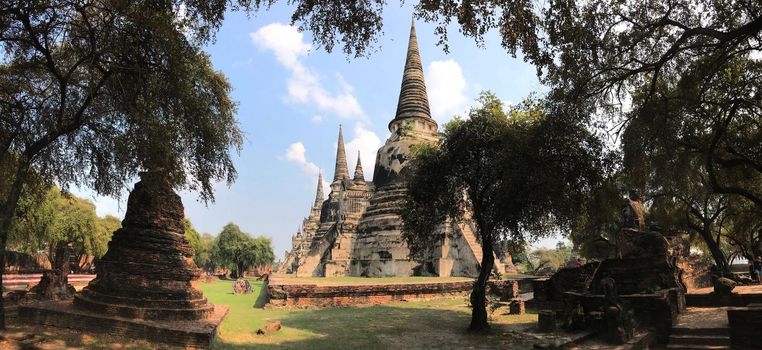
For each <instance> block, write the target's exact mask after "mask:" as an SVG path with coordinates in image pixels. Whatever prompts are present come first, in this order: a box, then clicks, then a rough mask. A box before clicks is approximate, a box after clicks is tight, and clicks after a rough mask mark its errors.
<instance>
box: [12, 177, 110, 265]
mask: <svg viewBox="0 0 762 350" xmlns="http://www.w3.org/2000/svg"><path fill="white" fill-rule="evenodd" d="M23 206H24V207H25V209H24V210H25V215H23V216H22V217H20V218H19V220H16V221H15V222H14V224H13V226H12V227H11V232H10V235H9V239H8V247H10V248H11V249H13V250H17V251H23V252H27V253H36V252H38V251H40V250H43V249H47V250H48V258H49V259H50V261H51V263H52V262H53V261H54V260H55V259H56V257H55V251H56V249H57V248H58V247H59V246H60V245H68V244H70V245H71V246H72V248H73V254H74V256H75V257H76V258H77V259H78V260H79V259H80V258H81V257H82V256H85V255H91V256H94V257H100V256H101V255H103V254H104V253H106V249H107V248H108V242H109V240H110V239H111V234H112V232H113V231H114V230H115V229H117V228H118V227H119V225H120V222H119V220H118V219H116V218H114V217H113V216H107V217H105V218H99V217H98V216H97V215H96V213H95V205H93V204H92V203H91V202H90V201H87V200H85V199H82V198H79V197H76V196H74V195H72V194H69V193H62V192H61V191H60V190H59V189H58V188H55V187H53V188H50V189H49V190H48V192H47V193H46V194H45V196H44V197H42V198H39V199H38V200H35V201H34V206H28V204H26V203H24V205H23Z"/></svg>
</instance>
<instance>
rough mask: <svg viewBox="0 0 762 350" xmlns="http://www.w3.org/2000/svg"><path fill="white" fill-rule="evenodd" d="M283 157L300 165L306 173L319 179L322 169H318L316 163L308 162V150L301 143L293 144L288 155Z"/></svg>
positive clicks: (289, 147)
mask: <svg viewBox="0 0 762 350" xmlns="http://www.w3.org/2000/svg"><path fill="white" fill-rule="evenodd" d="M283 157H284V158H286V160H288V161H290V162H293V163H295V164H296V165H298V166H299V167H300V168H302V170H303V171H304V172H305V173H307V174H309V175H314V176H315V177H317V175H318V173H319V172H320V168H318V166H317V165H315V163H313V162H310V161H308V160H307V149H305V148H304V144H303V143H301V142H297V143H292V144H291V145H290V146H288V149H287V150H286V154H285V155H283Z"/></svg>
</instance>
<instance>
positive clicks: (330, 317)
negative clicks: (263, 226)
mask: <svg viewBox="0 0 762 350" xmlns="http://www.w3.org/2000/svg"><path fill="white" fill-rule="evenodd" d="M347 281H348V280H347ZM231 284H232V281H215V282H212V283H208V284H201V289H202V290H203V291H204V294H205V295H206V297H207V298H208V299H209V300H210V301H211V302H213V303H218V304H226V305H229V306H230V312H229V313H228V315H227V317H226V318H225V320H224V321H223V323H222V326H221V327H220V330H219V334H218V337H217V341H216V344H215V346H214V347H213V348H214V349H427V348H430V349H441V348H447V349H463V348H474V349H480V348H488V349H494V348H506V349H524V348H527V349H529V348H531V344H528V343H527V342H528V341H529V339H527V337H525V336H524V335H523V334H522V333H521V331H523V330H524V329H527V328H528V327H531V326H533V325H534V324H535V323H536V321H537V315H536V314H526V315H520V316H514V315H503V314H502V313H503V312H504V310H502V309H501V310H498V311H497V312H496V313H495V314H494V320H493V322H492V324H493V332H492V334H489V335H471V334H468V333H466V332H465V328H466V327H467V326H468V322H469V319H470V309H469V308H468V307H467V306H466V300H465V298H460V299H440V300H432V301H420V302H398V303H389V304H383V305H375V306H360V307H347V308H327V309H317V310H296V309H291V310H282V309H269V310H265V309H263V308H261V306H262V305H263V304H264V293H263V292H262V283H261V282H255V281H252V284H253V286H254V288H255V291H254V293H252V294H248V295H241V296H236V295H233V294H232V293H231ZM276 320H280V321H281V323H282V325H283V328H282V329H281V330H280V331H277V332H271V333H268V334H265V335H257V334H256V330H257V329H258V328H261V327H264V326H265V325H266V324H267V323H269V322H273V321H276Z"/></svg>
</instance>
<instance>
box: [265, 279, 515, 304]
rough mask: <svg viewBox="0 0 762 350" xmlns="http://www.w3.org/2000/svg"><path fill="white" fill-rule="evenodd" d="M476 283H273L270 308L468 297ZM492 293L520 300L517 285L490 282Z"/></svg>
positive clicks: (509, 282) (271, 285)
mask: <svg viewBox="0 0 762 350" xmlns="http://www.w3.org/2000/svg"><path fill="white" fill-rule="evenodd" d="M472 288H473V282H471V281H463V282H435V283H409V284H372V285H342V286H320V285H315V284H287V283H283V282H273V283H271V284H269V285H268V286H267V295H268V297H269V304H268V305H269V306H272V307H278V306H300V307H313V306H318V307H328V306H348V305H359V304H381V303H388V302H392V301H402V300H416V299H419V300H420V299H433V298H445V297H465V296H467V295H468V294H469V293H470V292H471V289H472ZM488 291H489V293H492V294H495V295H497V296H499V297H500V299H501V300H510V299H514V298H518V296H519V295H518V294H519V287H518V282H516V281H490V282H489V285H488Z"/></svg>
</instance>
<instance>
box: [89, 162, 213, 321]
mask: <svg viewBox="0 0 762 350" xmlns="http://www.w3.org/2000/svg"><path fill="white" fill-rule="evenodd" d="M140 178H141V181H140V182H138V183H137V184H135V189H133V190H132V192H131V193H130V197H129V199H128V201H127V214H126V215H125V218H124V220H123V221H122V228H120V229H118V230H116V232H114V236H113V237H112V238H111V242H109V248H108V252H106V254H105V255H104V256H103V258H101V259H100V260H99V261H98V262H97V264H96V270H97V277H96V278H95V279H94V280H92V281H91V282H90V284H89V285H88V286H87V287H86V288H84V289H83V290H82V291H81V292H80V293H78V294H77V295H76V296H75V297H74V305H75V306H77V307H79V308H82V309H85V310H88V311H94V312H98V313H102V314H107V315H113V316H120V317H127V318H137V319H144V320H167V321H181V320H188V321H191V320H202V319H205V318H207V317H208V316H210V315H211V313H212V312H213V311H214V305H212V304H211V303H209V302H208V301H207V300H206V298H204V295H203V294H202V293H201V291H200V290H198V289H197V288H195V287H194V284H195V283H194V282H195V281H196V280H197V279H198V278H199V277H200V275H201V270H200V269H199V268H198V267H196V264H195V263H194V262H193V260H192V257H193V250H192V248H191V246H190V244H189V243H188V240H186V239H185V235H184V233H185V228H184V225H183V217H184V214H183V204H182V202H181V201H180V196H178V195H177V193H175V192H174V190H173V189H172V187H171V186H170V184H169V182H167V181H166V179H165V177H164V175H163V174H162V173H161V172H144V173H141V174H140Z"/></svg>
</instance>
